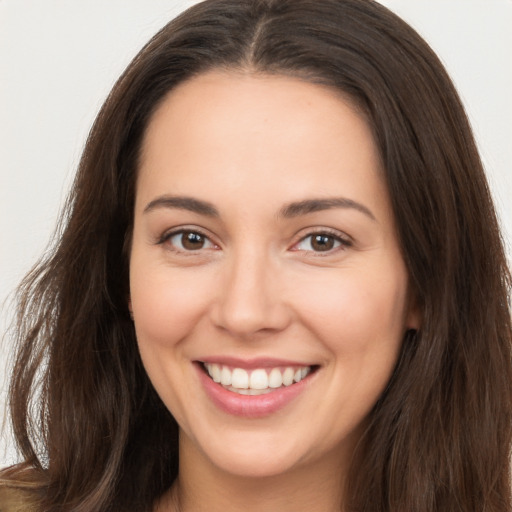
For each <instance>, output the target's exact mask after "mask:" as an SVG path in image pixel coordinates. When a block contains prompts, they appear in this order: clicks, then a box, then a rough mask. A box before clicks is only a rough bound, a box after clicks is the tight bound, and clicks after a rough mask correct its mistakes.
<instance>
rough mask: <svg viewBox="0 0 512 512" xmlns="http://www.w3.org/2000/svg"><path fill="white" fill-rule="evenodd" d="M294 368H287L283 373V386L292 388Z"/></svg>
mask: <svg viewBox="0 0 512 512" xmlns="http://www.w3.org/2000/svg"><path fill="white" fill-rule="evenodd" d="M293 374H294V371H293V368H286V370H285V371H284V373H283V384H284V385H285V386H291V385H292V384H293Z"/></svg>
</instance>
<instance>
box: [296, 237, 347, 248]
mask: <svg viewBox="0 0 512 512" xmlns="http://www.w3.org/2000/svg"><path fill="white" fill-rule="evenodd" d="M342 246H346V247H348V246H350V242H348V241H347V240H344V239H343V238H341V237H340V236H336V235H331V234H330V233H313V234H311V235H308V236H305V237H304V238H303V239H302V240H301V241H300V242H299V243H298V244H297V245H296V246H295V249H296V250H299V251H309V252H329V251H332V250H333V249H337V248H339V247H342Z"/></svg>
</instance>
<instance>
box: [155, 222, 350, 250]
mask: <svg viewBox="0 0 512 512" xmlns="http://www.w3.org/2000/svg"><path fill="white" fill-rule="evenodd" d="M187 233H188V234H190V235H195V236H199V237H201V238H202V239H203V240H204V241H205V242H206V243H208V244H210V247H206V248H205V247H200V248H198V249H185V248H184V247H183V241H182V240H181V241H180V243H181V244H182V247H181V248H178V247H176V245H175V244H172V243H169V244H168V245H169V246H170V250H172V251H174V252H176V253H179V254H184V255H190V256H192V255H195V254H198V252H199V251H200V250H202V249H211V248H215V247H218V246H217V245H216V244H215V243H214V242H212V240H211V239H210V237H209V236H208V235H206V234H204V233H203V232H202V231H201V230H199V229H197V228H194V229H192V228H190V229H187V228H180V229H177V230H174V231H170V232H167V233H164V234H163V235H162V236H161V237H160V238H159V240H158V242H157V244H158V245H163V244H167V243H168V242H169V241H170V240H171V239H172V238H173V237H176V236H179V235H181V236H182V237H183V235H185V234H187ZM315 236H316V237H325V238H327V239H329V240H332V243H333V244H335V246H334V247H331V248H329V249H327V250H326V251H315V250H313V249H300V248H298V246H299V245H300V244H302V243H304V242H305V241H306V240H308V239H310V246H311V244H312V243H314V242H313V240H314V237H315ZM351 246H352V241H351V240H349V239H348V237H346V236H342V235H341V234H340V233H339V232H338V231H334V230H329V229H325V228H324V229H319V230H318V231H312V232H310V233H308V234H307V235H305V236H303V237H301V238H300V240H299V241H298V242H296V243H295V244H294V245H293V246H292V249H291V250H293V251H301V252H310V253H312V254H315V256H324V255H325V256H328V255H331V254H333V253H334V252H337V251H339V250H345V249H347V248H349V247H351Z"/></svg>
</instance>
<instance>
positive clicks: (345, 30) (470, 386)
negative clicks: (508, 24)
mask: <svg viewBox="0 0 512 512" xmlns="http://www.w3.org/2000/svg"><path fill="white" fill-rule="evenodd" d="M213 68H225V69H242V70H244V71H246V72H247V71H248V72H253V73H267V74H287V75H293V76H296V77H300V78H303V79H304V80H308V81H312V82H318V83H322V84H327V85H329V86H331V87H334V88H336V89H338V90H340V91H342V92H343V94H344V95H345V97H349V98H351V99H352V101H354V102H355V103H357V104H358V106H359V107H360V108H362V109H363V111H364V113H365V115H366V117H367V119H368V122H369V124H370V126H371V127H372V129H373V133H374V137H375V141H376V144H377V146H378V148H379V151H380V155H381V159H382V162H383V167H384V170H385V180H386V182H387V186H388V190H389V194H390V197H391V202H392V205H393V209H394V215H395V218H396V223H397V226H398V234H399V239H400V243H401V247H402V251H403V255H404V259H405V261H406V264H407V267H408V271H409V275H410V279H411V283H412V287H413V288H414V290H415V294H416V298H417V300H418V303H419V305H420V307H421V310H422V315H423V316H422V318H423V319H422V327H421V330H420V331H419V332H417V333H414V332H410V333H408V335H407V336H406V338H405V339H404V341H403V345H402V350H401V355H400V358H399V361H398V362H397V365H396V368H395V371H394V374H393V376H392V378H391V381H390V382H389V385H388V387H387V389H386V391H385V392H384V394H383V396H382V397H381V398H380V399H379V401H378V403H377V404H376V405H375V407H374V410H373V411H372V413H371V417H370V426H369V428H368V430H367V432H366V434H365V436H364V439H363V442H362V443H361V448H360V450H361V451H360V454H359V455H360V456H359V457H358V458H357V460H358V461H359V462H358V465H357V466H354V467H353V468H352V473H351V475H350V484H349V486H348V493H349V497H350V498H351V502H350V507H349V509H350V510H357V511H361V512H363V511H364V512H370V511H371V512H377V511H378V512H384V511H387V512H391V511H393V512H411V511H415V512H427V511H428V512H432V511H433V510H439V511H443V512H444V511H455V510H460V511H467V512H470V511H471V512H474V511H477V510H478V511H484V510H485V511H486V512H505V511H509V510H510V508H511V497H510V471H509V470H510V463H509V452H510V445H511V435H512V431H511V428H512V423H511V420H512V394H511V393H512V391H511V383H512V364H511V363H512V358H511V342H512V327H511V318H510V303H509V299H510V297H509V293H510V289H511V276H510V273H509V270H508V269H507V265H506V258H505V255H504V251H503V246H502V243H501V239H500V233H499V229H498V224H497V221H496V216H495V212H494V208H493V205H492V201H491V197H490V194H489V190H488V186H487V183H486V180H485V177H484V173H483V169H482V164H481V161H480V159H479V156H478V153H477V150H476V147H475V143H474V140H473V137H472V134H471V129H470V126H469V123H468V121H467V118H466V115H465V113H464V109H463V107H462V105H461V102H460V100H459V98H458V96H457V93H456V91H455V89H454V87H453V85H452V83H451V81H450V79H449V78H448V76H447V74H446V72H445V70H444V68H443V66H442V65H441V64H440V62H439V60H438V59H437V57H436V56H435V54H434V53H433V52H432V51H431V50H430V48H429V47H428V45H427V44H426V43H425V42H424V41H423V40H422V39H421V38H420V37H419V36H418V35H417V34H416V33H415V32H414V31H413V30H412V29H411V28H410V27H409V26H408V25H407V24H405V23H404V22H403V21H401V20H400V19H399V18H398V17H397V16H395V15H394V14H392V13H391V12H390V11H388V10H387V9H385V8H384V7H382V6H381V5H379V4H378V3H376V2H373V1H370V0H207V1H206V2H203V3H201V4H198V5H196V6H194V7H192V8H191V9H189V10H188V11H186V12H185V13H183V14H182V15H181V16H179V17H178V18H176V19H175V20H173V21H172V22H171V23H169V24H168V25H167V26H166V27H164V28H163V29H162V30H161V31H160V32H159V33H158V34H157V35H156V36H155V37H154V38H153V39H152V40H151V41H150V42H149V43H148V44H147V45H146V46H145V47H144V48H143V50H142V51H141V52H140V53H139V55H137V57H135V59H134V60H133V62H132V63H131V64H130V66H129V67H128V68H127V70H126V71H125V72H124V74H123V75H122V76H121V78H120V79H119V81H118V82H117V84H116V85H115V87H114V89H113V90H112V92H111V94H110V96H109V97H108V99H107V100H106V102H105V104H104V106H103V108H102V109H101V112H100V113H99V115H98V117H97V119H96V121H95V123H94V126H93V128H92V130H91V133H90V135H89V138H88V141H87V145H86V147H85V150H84V153H83V156H82V159H81V162H80V166H79V169H78V173H77V176H76V180H75V183H74V186H73V189H72V191H71V194H70V197H69V200H68V203H67V207H66V211H65V214H64V217H63V228H62V231H61V235H60V237H59V240H58V243H57V244H56V247H55V250H54V251H53V252H52V253H51V254H50V255H49V256H48V257H47V258H45V259H44V260H42V261H41V262H40V264H39V265H38V266H37V267H36V268H35V269H34V270H33V271H32V272H31V273H30V274H29V275H28V276H27V277H26V279H25V280H24V282H23V284H22V286H21V288H20V295H19V297H20V303H19V317H18V327H17V342H18V352H17V360H16V365H15V368H14V372H13V377H12V382H11V387H10V410H11V418H12V423H13V427H14V432H15V436H16V439H17V443H18V447H19V450H20V452H21V455H22V457H23V460H24V463H23V464H20V465H18V466H16V467H14V468H11V469H10V470H7V471H4V473H3V485H4V491H5V489H6V488H7V487H12V488H17V489H18V492H20V493H22V494H23V492H25V494H26V495H27V496H29V497H30V502H31V503H33V504H34V510H37V511H54V510H55V511H56V510H73V511H75V512H85V511H92V510H94V511H122V510H130V511H133V512H137V511H144V510H148V509H150V508H151V506H152V504H153V503H154V502H155V500H156V499H157V498H158V497H159V496H160V495H161V494H162V493H163V492H164V491H165V490H167V489H168V488H169V486H170V485H171V484H172V482H173V481H174V479H175V478H176V475H177V472H178V454H177V437H178V427H177V424H176V422H175V420H174V419H173V418H172V416H171V414H170V413H169V412H168V411H167V409H166V408H165V406H164V405H163V404H162V402H161V401H160V399H159V397H158V396H157V395H156V393H155V391H154V390H153V388H152V387H151V384H150V383H149V380H148V378H147V376H146V374H145V371H144V369H143V367H142V364H141V361H140V358H139V355H138V351H137V344H136V339H135V334H134V328H133V324H132V322H131V320H130V315H129V311H128V307H127V297H128V294H129V290H128V265H129V260H128V256H129V246H130V236H131V230H132V223H133V206H134V194H135V186H136V175H137V166H138V156H139V150H140V145H141V138H142V136H143V134H144V131H145V128H146V126H147V124H148V120H149V119H150V118H151V115H152V113H153V112H154V111H155V109H156V108H157V106H158V105H159V103H160V102H161V101H162V99H163V98H164V97H165V95H166V94H167V93H168V92H169V91H171V90H172V89H173V88H174V87H175V86H176V85H177V84H179V83H182V82H183V81H185V80H187V79H190V78H191V77H193V76H195V75H197V74H199V73H201V72H204V71H206V70H209V69H213ZM0 477H1V475H0ZM23 489H25V491H23ZM0 492H1V491H0ZM27 503H28V501H27ZM27 508H28V507H27Z"/></svg>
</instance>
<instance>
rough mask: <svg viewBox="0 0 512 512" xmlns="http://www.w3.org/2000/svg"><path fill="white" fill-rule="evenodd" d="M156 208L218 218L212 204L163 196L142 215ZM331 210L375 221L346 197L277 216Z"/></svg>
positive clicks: (311, 202)
mask: <svg viewBox="0 0 512 512" xmlns="http://www.w3.org/2000/svg"><path fill="white" fill-rule="evenodd" d="M157 208H177V209H180V210H188V211H190V212H193V213H197V214H199V215H205V216H207V217H219V216H220V215H219V211H218V210H217V208H215V206H213V204H212V203H209V202H207V201H203V200H201V199H195V198H193V197H187V196H169V195H165V196H161V197H157V198H156V199H153V201H151V202H149V203H148V204H147V205H146V207H145V208H144V213H147V212H150V211H153V210H156V209H157ZM333 208H347V209H354V210H356V211H358V212H361V213H363V214H365V215H366V216H367V217H369V218H370V219H372V220H374V221H376V220H377V219H376V218H375V216H374V215H373V213H372V212H371V211H370V209H369V208H367V207H366V206H364V205H362V204H361V203H358V202H356V201H353V200H352V199H348V198H346V197H333V198H328V199H305V200H304V201H297V202H293V203H289V204H287V205H286V206H284V207H283V208H281V210H280V212H279V216H280V217H284V218H293V217H299V216H301V215H307V214H309V213H315V212H319V211H323V210H330V209H333Z"/></svg>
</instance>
